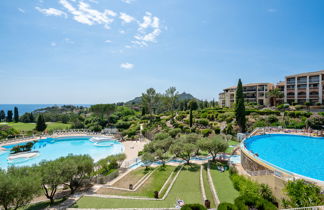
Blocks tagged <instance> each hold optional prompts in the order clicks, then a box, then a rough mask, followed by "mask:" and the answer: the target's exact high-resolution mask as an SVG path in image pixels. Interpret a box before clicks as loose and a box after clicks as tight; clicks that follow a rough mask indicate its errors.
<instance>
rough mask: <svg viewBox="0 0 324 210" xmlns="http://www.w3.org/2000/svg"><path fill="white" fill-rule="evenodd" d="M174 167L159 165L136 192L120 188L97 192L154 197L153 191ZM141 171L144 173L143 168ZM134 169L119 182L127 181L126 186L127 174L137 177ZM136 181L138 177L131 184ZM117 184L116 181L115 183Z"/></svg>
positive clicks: (160, 186)
mask: <svg viewBox="0 0 324 210" xmlns="http://www.w3.org/2000/svg"><path fill="white" fill-rule="evenodd" d="M175 169H176V167H174V166H165V167H164V168H163V167H159V168H158V169H156V170H155V171H154V172H153V174H152V175H151V176H150V178H149V179H148V180H146V182H145V183H144V184H143V185H142V186H141V187H140V188H139V189H138V190H137V191H136V192H129V191H122V190H114V189H107V188H101V189H100V190H99V191H98V194H109V195H127V196H143V197H151V198H153V197H154V191H159V190H160V189H161V188H162V186H163V184H164V183H165V181H166V180H167V179H168V177H169V176H170V174H171V172H172V171H174V170H175ZM140 171H141V172H142V176H143V175H144V173H143V172H144V171H143V169H142V170H140ZM135 172H136V171H134V173H132V174H129V175H127V176H126V177H124V178H123V179H121V180H120V181H119V182H122V183H127V186H126V188H128V185H129V184H128V182H127V181H126V180H129V178H130V177H129V176H135V177H137V174H139V173H138V172H137V173H135ZM137 181H138V179H137V180H136V181H134V182H132V184H135V183H136V182H137ZM116 184H118V183H116ZM113 186H114V187H116V185H113ZM123 187H125V186H123ZM162 196H163V195H160V197H162Z"/></svg>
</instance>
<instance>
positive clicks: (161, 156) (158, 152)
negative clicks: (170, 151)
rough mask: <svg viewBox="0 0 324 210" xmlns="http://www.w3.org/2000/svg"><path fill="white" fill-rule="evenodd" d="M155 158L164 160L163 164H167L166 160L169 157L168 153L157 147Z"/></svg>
mask: <svg viewBox="0 0 324 210" xmlns="http://www.w3.org/2000/svg"><path fill="white" fill-rule="evenodd" d="M154 156H155V159H156V160H157V161H161V162H162V166H163V167H164V166H165V161H166V160H167V159H168V156H167V154H166V153H165V152H164V151H163V150H162V149H157V150H156V151H155V153H154Z"/></svg>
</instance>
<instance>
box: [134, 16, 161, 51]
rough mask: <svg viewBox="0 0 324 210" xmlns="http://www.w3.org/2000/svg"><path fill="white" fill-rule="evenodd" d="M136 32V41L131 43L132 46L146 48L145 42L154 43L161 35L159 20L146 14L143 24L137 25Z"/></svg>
mask: <svg viewBox="0 0 324 210" xmlns="http://www.w3.org/2000/svg"><path fill="white" fill-rule="evenodd" d="M137 31H138V33H137V34H136V35H135V36H134V38H135V39H136V41H133V42H132V43H133V44H137V45H139V46H140V47H144V46H147V42H156V38H157V37H158V36H159V35H160V34H161V29H160V19H159V18H158V17H156V16H153V15H152V13H150V12H146V13H145V16H144V17H143V22H139V23H138V29H137Z"/></svg>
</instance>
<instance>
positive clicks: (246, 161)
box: [241, 152, 269, 171]
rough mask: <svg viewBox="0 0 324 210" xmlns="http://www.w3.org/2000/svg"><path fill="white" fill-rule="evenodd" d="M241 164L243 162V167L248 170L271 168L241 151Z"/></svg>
mask: <svg viewBox="0 0 324 210" xmlns="http://www.w3.org/2000/svg"><path fill="white" fill-rule="evenodd" d="M241 164H242V167H243V168H244V169H245V170H247V171H265V170H269V169H267V168H266V167H264V166H262V165H260V164H258V163H256V162H255V161H254V160H252V159H251V158H249V157H248V156H247V155H246V154H245V153H244V152H241Z"/></svg>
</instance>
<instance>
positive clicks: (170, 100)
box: [164, 87, 179, 116]
mask: <svg viewBox="0 0 324 210" xmlns="http://www.w3.org/2000/svg"><path fill="white" fill-rule="evenodd" d="M164 96H165V101H166V105H167V107H168V109H169V111H171V115H172V116H173V115H174V109H175V106H176V102H177V99H178V97H179V92H178V91H177V89H176V88H175V87H170V88H169V89H167V90H166V91H165V95H164Z"/></svg>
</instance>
